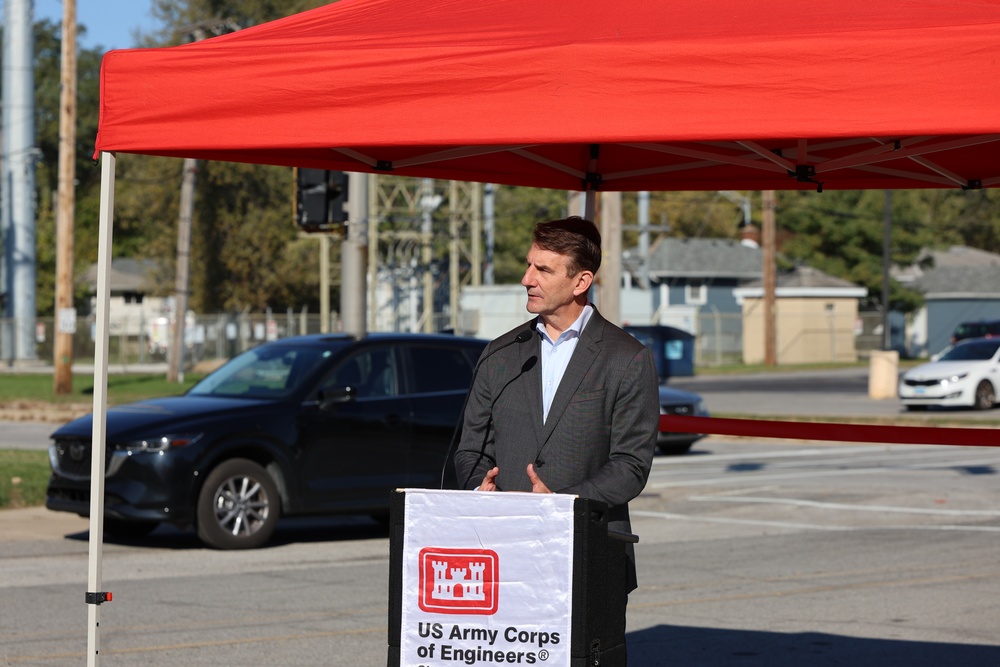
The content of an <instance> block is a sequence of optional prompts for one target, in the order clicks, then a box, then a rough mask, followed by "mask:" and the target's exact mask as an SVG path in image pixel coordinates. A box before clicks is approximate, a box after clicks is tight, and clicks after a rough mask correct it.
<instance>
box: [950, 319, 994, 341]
mask: <svg viewBox="0 0 1000 667" xmlns="http://www.w3.org/2000/svg"><path fill="white" fill-rule="evenodd" d="M994 336H1000V320H988V321H979V322H962V323H961V324H959V325H958V326H957V327H955V331H953V332H952V334H951V343H952V345H954V344H955V343H957V342H958V341H960V340H965V339H966V338H993V337H994Z"/></svg>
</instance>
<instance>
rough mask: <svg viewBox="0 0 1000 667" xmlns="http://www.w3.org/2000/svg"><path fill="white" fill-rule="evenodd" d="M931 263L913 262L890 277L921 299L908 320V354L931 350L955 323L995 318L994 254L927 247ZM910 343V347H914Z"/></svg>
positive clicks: (998, 298) (999, 278)
mask: <svg viewBox="0 0 1000 667" xmlns="http://www.w3.org/2000/svg"><path fill="white" fill-rule="evenodd" d="M928 256H929V258H930V262H929V263H930V264H931V267H930V268H927V269H921V268H920V267H919V260H918V265H916V266H914V267H908V269H907V270H906V271H899V272H897V275H896V276H895V277H896V279H897V280H899V281H900V282H903V283H909V285H910V286H911V287H913V288H914V289H917V290H919V291H920V292H921V293H923V295H924V299H925V301H926V304H925V306H924V310H923V312H920V313H917V314H916V315H915V316H914V318H913V322H912V324H911V332H910V335H909V336H908V339H909V340H910V341H911V343H912V342H914V341H916V342H919V341H921V339H922V340H923V341H926V344H925V346H919V345H911V350H910V352H911V354H914V355H918V354H927V353H929V354H936V353H938V352H940V351H941V350H943V349H944V348H945V347H947V346H948V344H949V343H950V342H951V334H952V332H953V331H954V330H955V327H956V326H958V324H960V323H961V322H974V321H976V320H993V319H1000V288H998V286H1000V255H997V254H996V253H992V252H987V251H985V250H977V249H976V248H969V247H966V246H952V247H950V248H947V249H943V250H931V251H928V252H927V253H926V254H925V255H924V257H928ZM914 348H916V349H914Z"/></svg>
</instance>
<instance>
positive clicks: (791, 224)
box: [778, 190, 935, 312]
mask: <svg viewBox="0 0 1000 667" xmlns="http://www.w3.org/2000/svg"><path fill="white" fill-rule="evenodd" d="M892 201H893V210H892V226H891V240H892V242H891V246H892V247H891V248H890V257H891V259H892V262H893V263H894V264H899V265H908V264H911V263H913V262H914V261H915V260H916V259H917V256H918V255H919V253H920V251H921V250H922V249H923V248H926V247H931V246H933V244H934V241H935V239H934V236H933V234H932V232H931V224H930V222H931V221H930V207H929V206H928V202H927V199H926V198H924V197H923V196H922V195H921V193H920V191H915V190H900V191H896V192H894V194H893V200H892ZM884 202H885V195H884V192H883V191H882V190H857V191H841V192H836V191H835V192H824V193H822V194H818V193H815V192H798V191H793V192H781V193H779V194H778V225H779V226H780V228H781V229H782V231H783V232H785V233H786V234H787V237H786V238H785V240H784V241H783V242H782V244H781V247H780V252H781V253H782V255H783V257H784V258H785V259H786V260H788V261H790V262H793V263H805V264H809V265H810V266H813V267H815V268H817V269H819V270H821V271H824V272H826V273H829V274H830V275H833V276H837V277H839V278H843V279H845V280H849V281H851V282H854V283H857V284H859V285H862V286H864V287H867V288H868V294H869V297H868V298H869V300H870V301H871V302H872V303H879V302H880V301H881V294H882V275H883V270H882V242H883V207H884ZM890 301H891V303H890V306H891V307H892V308H894V309H896V310H900V311H902V312H910V311H913V310H915V309H916V308H918V307H919V306H920V304H921V303H922V297H921V296H920V295H919V294H918V293H916V292H914V291H913V290H911V289H907V288H906V287H904V286H903V285H901V284H899V283H898V282H896V281H892V282H891V283H890Z"/></svg>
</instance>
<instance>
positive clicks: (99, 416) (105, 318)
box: [86, 153, 115, 667]
mask: <svg viewBox="0 0 1000 667" xmlns="http://www.w3.org/2000/svg"><path fill="white" fill-rule="evenodd" d="M114 208H115V154H114V153H101V211H100V233H99V235H98V246H97V322H96V324H97V332H96V340H95V346H94V347H95V351H94V427H93V432H92V437H91V461H90V558H89V567H88V572H87V596H86V600H87V627H88V631H87V665H88V666H95V667H96V665H98V664H100V629H101V603H102V602H103V601H104V598H103V591H101V585H102V583H101V560H102V547H103V541H104V463H105V458H106V444H105V443H106V440H107V438H106V430H107V411H108V325H109V322H110V317H109V313H108V306H109V304H108V302H109V301H110V300H111V286H110V284H109V278H110V274H111V231H112V223H113V222H114Z"/></svg>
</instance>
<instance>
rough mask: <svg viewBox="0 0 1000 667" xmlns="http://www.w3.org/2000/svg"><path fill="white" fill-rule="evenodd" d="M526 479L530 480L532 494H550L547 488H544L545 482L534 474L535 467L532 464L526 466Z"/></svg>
mask: <svg viewBox="0 0 1000 667" xmlns="http://www.w3.org/2000/svg"><path fill="white" fill-rule="evenodd" d="M528 479H529V480H531V492H532V493H552V492H551V491H549V487H547V486H545V482H543V481H542V478H541V477H539V476H538V473H536V472H535V466H534V464H532V463H529V464H528Z"/></svg>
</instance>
